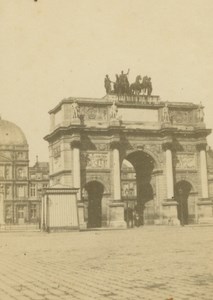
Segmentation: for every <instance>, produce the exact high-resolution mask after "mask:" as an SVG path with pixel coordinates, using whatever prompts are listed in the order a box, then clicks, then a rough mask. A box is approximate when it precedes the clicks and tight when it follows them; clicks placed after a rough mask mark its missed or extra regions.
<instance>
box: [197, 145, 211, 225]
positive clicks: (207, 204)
mask: <svg viewBox="0 0 213 300" xmlns="http://www.w3.org/2000/svg"><path fill="white" fill-rule="evenodd" d="M197 148H198V151H199V155H200V180H201V198H200V199H199V200H198V202H197V205H198V223H200V224H212V223H213V203H212V200H211V199H210V198H209V190H208V171H207V162H206V143H205V142H204V143H199V144H197Z"/></svg>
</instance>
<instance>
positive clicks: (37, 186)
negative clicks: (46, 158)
mask: <svg viewBox="0 0 213 300" xmlns="http://www.w3.org/2000/svg"><path fill="white" fill-rule="evenodd" d="M47 187H49V163H48V162H39V161H38V160H37V162H36V163H35V165H34V166H33V167H29V201H30V221H31V223H32V222H33V223H38V222H39V221H40V218H41V198H42V193H43V191H44V189H46V188H47Z"/></svg>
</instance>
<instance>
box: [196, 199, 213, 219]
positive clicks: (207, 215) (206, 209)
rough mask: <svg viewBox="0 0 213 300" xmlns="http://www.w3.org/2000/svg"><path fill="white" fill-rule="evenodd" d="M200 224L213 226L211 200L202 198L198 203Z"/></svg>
mask: <svg viewBox="0 0 213 300" xmlns="http://www.w3.org/2000/svg"><path fill="white" fill-rule="evenodd" d="M197 205H198V224H213V202H212V199H210V198H201V199H199V201H198V203H197Z"/></svg>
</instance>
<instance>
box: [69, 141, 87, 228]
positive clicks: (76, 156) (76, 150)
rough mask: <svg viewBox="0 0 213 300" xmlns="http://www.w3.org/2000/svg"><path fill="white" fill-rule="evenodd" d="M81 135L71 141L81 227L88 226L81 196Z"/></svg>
mask: <svg viewBox="0 0 213 300" xmlns="http://www.w3.org/2000/svg"><path fill="white" fill-rule="evenodd" d="M80 145H81V142H80V136H79V135H73V136H72V141H71V148H72V178H73V187H74V188H77V189H78V192H77V206H78V219H79V226H80V229H85V228H86V222H85V220H84V203H83V202H82V197H81V163H80Z"/></svg>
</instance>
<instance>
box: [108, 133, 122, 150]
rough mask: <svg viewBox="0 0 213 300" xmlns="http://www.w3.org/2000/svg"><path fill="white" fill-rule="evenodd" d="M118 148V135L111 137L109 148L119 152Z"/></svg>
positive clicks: (119, 144)
mask: <svg viewBox="0 0 213 300" xmlns="http://www.w3.org/2000/svg"><path fill="white" fill-rule="evenodd" d="M120 146H121V143H120V136H119V135H113V136H112V137H111V139H110V148H111V149H118V150H119V149H120Z"/></svg>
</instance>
